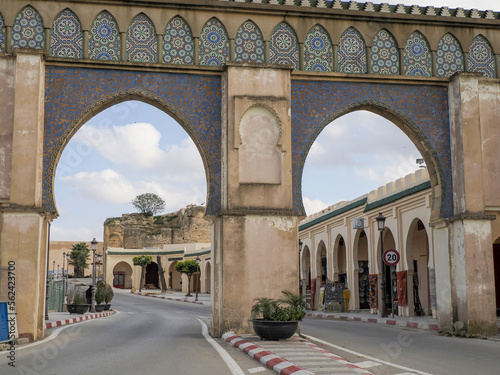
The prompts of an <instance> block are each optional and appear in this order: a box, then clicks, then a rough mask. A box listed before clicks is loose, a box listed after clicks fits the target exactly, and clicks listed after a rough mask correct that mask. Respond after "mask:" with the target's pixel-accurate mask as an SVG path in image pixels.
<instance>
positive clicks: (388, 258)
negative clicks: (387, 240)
mask: <svg viewBox="0 0 500 375" xmlns="http://www.w3.org/2000/svg"><path fill="white" fill-rule="evenodd" d="M384 263H385V264H387V265H388V266H395V265H396V264H398V263H399V253H398V252H397V250H395V249H387V250H386V251H384Z"/></svg>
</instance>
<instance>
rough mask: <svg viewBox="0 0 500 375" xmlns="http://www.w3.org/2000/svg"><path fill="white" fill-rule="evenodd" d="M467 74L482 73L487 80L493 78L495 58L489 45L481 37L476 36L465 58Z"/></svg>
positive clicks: (486, 40)
mask: <svg viewBox="0 0 500 375" xmlns="http://www.w3.org/2000/svg"><path fill="white" fill-rule="evenodd" d="M467 65H468V70H469V72H477V73H483V75H484V76H485V77H487V78H495V76H496V75H495V56H494V55H493V48H491V44H490V42H489V41H488V39H486V38H485V37H484V36H482V35H478V36H476V37H475V38H474V39H473V40H472V42H471V44H470V47H469V55H468V56H467Z"/></svg>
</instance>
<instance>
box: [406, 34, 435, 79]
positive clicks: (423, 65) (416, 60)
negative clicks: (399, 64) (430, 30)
mask: <svg viewBox="0 0 500 375" xmlns="http://www.w3.org/2000/svg"><path fill="white" fill-rule="evenodd" d="M403 67H404V74H405V75H407V76H424V77H430V76H432V67H431V49H430V48H429V43H428V42H427V39H426V38H425V37H424V36H423V35H422V34H421V33H420V32H419V31H414V32H413V33H412V34H411V35H410V37H409V38H408V40H407V41H406V45H405V51H404V63H403Z"/></svg>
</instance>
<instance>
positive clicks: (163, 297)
mask: <svg viewBox="0 0 500 375" xmlns="http://www.w3.org/2000/svg"><path fill="white" fill-rule="evenodd" d="M130 293H131V294H135V295H136V296H145V297H152V298H158V299H166V300H169V301H177V302H187V303H196V304H197V305H204V303H203V302H200V301H190V300H188V299H187V298H171V297H165V296H158V295H156V294H150V293H143V292H130Z"/></svg>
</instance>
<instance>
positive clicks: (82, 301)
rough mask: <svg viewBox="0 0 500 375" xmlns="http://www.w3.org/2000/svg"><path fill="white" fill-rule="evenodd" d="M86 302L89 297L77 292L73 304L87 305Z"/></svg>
mask: <svg viewBox="0 0 500 375" xmlns="http://www.w3.org/2000/svg"><path fill="white" fill-rule="evenodd" d="M86 304H87V299H86V298H85V297H84V296H82V295H81V294H76V295H75V296H74V297H73V305H86Z"/></svg>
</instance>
